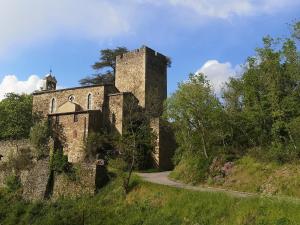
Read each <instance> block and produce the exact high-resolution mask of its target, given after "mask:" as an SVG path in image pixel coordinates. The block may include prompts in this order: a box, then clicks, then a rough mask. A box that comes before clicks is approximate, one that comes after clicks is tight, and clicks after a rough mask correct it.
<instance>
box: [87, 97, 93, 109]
mask: <svg viewBox="0 0 300 225" xmlns="http://www.w3.org/2000/svg"><path fill="white" fill-rule="evenodd" d="M87 109H88V110H90V109H92V94H88V98H87Z"/></svg>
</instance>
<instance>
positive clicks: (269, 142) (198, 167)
mask: <svg viewBox="0 0 300 225" xmlns="http://www.w3.org/2000/svg"><path fill="white" fill-rule="evenodd" d="M293 29H294V33H293V34H292V35H291V37H290V38H286V39H273V38H271V37H269V36H268V37H265V38H264V39H263V43H264V45H263V47H262V48H258V49H257V50H256V52H257V55H256V56H254V57H249V58H248V60H247V62H246V64H245V68H244V72H243V73H242V75H241V76H239V77H235V78H231V79H230V80H229V82H228V83H226V85H225V87H224V90H223V94H222V98H223V99H222V100H219V99H218V98H217V97H216V95H215V94H214V93H213V91H212V89H211V87H210V84H209V81H207V80H206V78H205V76H204V75H203V74H194V75H190V78H189V80H188V81H186V82H182V83H180V84H179V86H178V90H177V91H176V92H175V93H174V94H173V95H172V96H171V97H170V98H169V99H168V101H167V103H166V113H165V116H166V117H167V119H168V120H169V121H171V122H172V125H173V128H174V131H175V135H176V140H177V143H178V146H179V147H178V149H177V150H176V154H175V157H174V162H175V164H176V165H177V166H176V168H175V172H174V173H173V174H172V176H173V177H174V178H178V179H182V180H184V181H186V182H193V183H195V182H201V181H202V182H203V181H205V180H206V179H208V178H209V177H211V176H212V175H213V173H214V171H211V169H210V168H211V167H212V166H213V163H215V164H218V163H219V164H220V163H223V164H222V165H221V167H222V166H223V165H224V164H225V163H226V162H232V161H235V160H237V159H240V158H242V157H244V156H247V155H250V154H251V155H252V157H254V158H256V160H259V161H262V162H269V161H271V162H274V163H280V164H284V163H291V162H292V163H298V164H299V160H300V136H299V129H300V97H299V96H300V86H299V81H300V54H299V51H298V49H297V44H296V41H297V40H296V39H295V38H297V37H298V36H297V35H298V33H299V23H296V24H295V25H294V26H293ZM221 175H222V174H221ZM221 175H220V174H217V176H221ZM223 176H224V174H223Z"/></svg>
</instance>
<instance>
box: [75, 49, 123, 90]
mask: <svg viewBox="0 0 300 225" xmlns="http://www.w3.org/2000/svg"><path fill="white" fill-rule="evenodd" d="M126 52H128V50H127V48H125V47H117V48H115V49H103V50H101V51H100V58H99V61H97V62H95V63H94V65H93V66H92V67H93V69H94V70H96V71H97V74H95V75H93V76H92V77H91V76H88V77H86V78H84V79H81V80H80V81H79V83H80V84H81V85H94V84H113V83H114V80H115V72H116V57H117V56H118V55H122V54H124V53H126ZM102 71H104V72H102Z"/></svg>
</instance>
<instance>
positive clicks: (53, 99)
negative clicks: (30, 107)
mask: <svg viewBox="0 0 300 225" xmlns="http://www.w3.org/2000/svg"><path fill="white" fill-rule="evenodd" d="M55 105H56V102H55V98H52V100H51V106H50V113H54V112H55Z"/></svg>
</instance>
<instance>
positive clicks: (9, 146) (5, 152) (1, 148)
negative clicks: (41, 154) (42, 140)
mask: <svg viewBox="0 0 300 225" xmlns="http://www.w3.org/2000/svg"><path fill="white" fill-rule="evenodd" d="M22 148H30V142H29V140H28V139H23V140H13V141H0V154H1V155H2V156H3V157H2V159H1V161H2V162H6V161H7V160H8V156H9V155H10V154H11V153H15V152H16V151H17V150H19V149H22Z"/></svg>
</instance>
